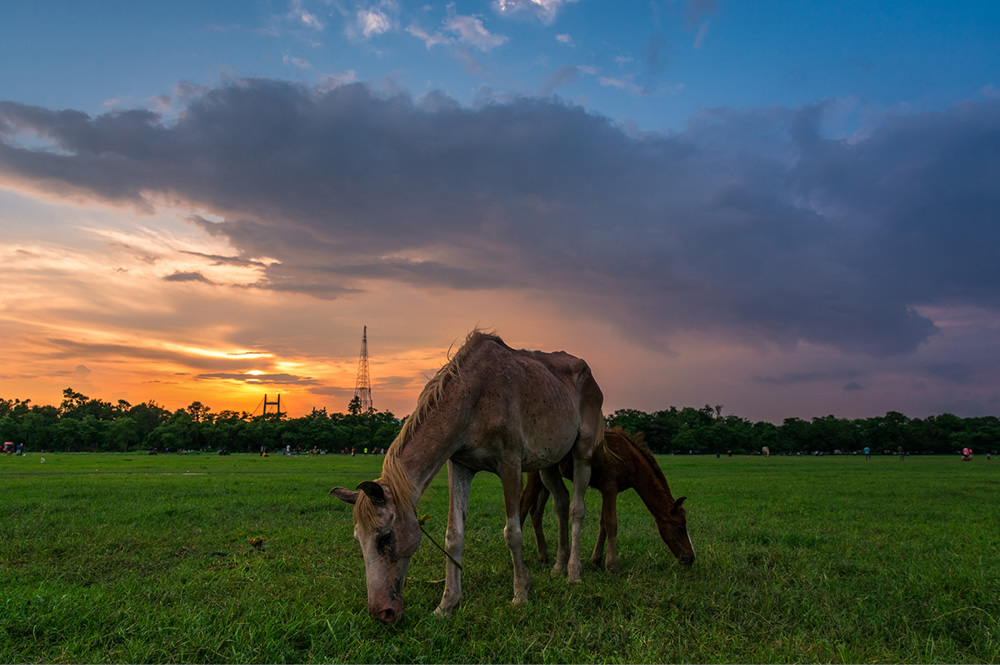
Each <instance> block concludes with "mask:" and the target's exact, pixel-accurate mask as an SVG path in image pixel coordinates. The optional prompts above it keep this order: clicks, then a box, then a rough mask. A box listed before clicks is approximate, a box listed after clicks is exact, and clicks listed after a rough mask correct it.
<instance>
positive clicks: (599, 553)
mask: <svg viewBox="0 0 1000 665" xmlns="http://www.w3.org/2000/svg"><path fill="white" fill-rule="evenodd" d="M606 505H607V499H605V497H604V494H603V492H602V493H601V527H600V530H598V532H597V544H595V545H594V552H593V553H592V554H591V555H590V561H591V563H593V564H594V565H595V566H600V565H601V563H602V562H603V560H604V543H605V541H606V539H607V535H608V530H607V528H606V526H605V523H604V515H605V512H604V507H605V506H606Z"/></svg>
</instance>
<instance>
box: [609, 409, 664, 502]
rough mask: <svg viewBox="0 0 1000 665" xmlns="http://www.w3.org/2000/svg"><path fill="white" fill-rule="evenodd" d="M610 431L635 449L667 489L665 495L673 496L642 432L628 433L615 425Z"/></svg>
mask: <svg viewBox="0 0 1000 665" xmlns="http://www.w3.org/2000/svg"><path fill="white" fill-rule="evenodd" d="M610 431H612V432H617V433H619V434H621V435H622V438H624V439H625V440H626V441H627V442H628V443H630V444H631V445H632V447H633V448H635V450H636V451H638V452H639V454H640V455H641V456H642V457H643V459H644V460H645V462H646V464H647V465H648V466H649V467H650V469H651V470H652V472H653V475H655V476H656V477H657V478H658V479H659V480H661V481H662V482H663V486H664V487H665V488H667V494H668V495H669V496H670V497H671V498H672V497H673V494H671V493H670V485H669V484H668V483H667V477H666V476H665V475H663V469H662V468H660V463H659V462H657V461H656V457H655V456H654V455H653V451H652V450H650V449H649V444H647V443H646V436H645V435H644V434H643V433H642V432H630V431H628V430H626V429H625V428H623V427H622V426H621V425H615V426H614V427H612V428H611V430H610ZM610 448H611V447H610V446H608V449H609V450H610Z"/></svg>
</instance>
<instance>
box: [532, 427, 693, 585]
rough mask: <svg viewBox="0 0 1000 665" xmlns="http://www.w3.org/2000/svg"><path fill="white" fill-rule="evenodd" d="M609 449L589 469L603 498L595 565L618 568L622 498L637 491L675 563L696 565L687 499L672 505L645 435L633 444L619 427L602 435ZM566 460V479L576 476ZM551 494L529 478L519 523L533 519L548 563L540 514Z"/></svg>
mask: <svg viewBox="0 0 1000 665" xmlns="http://www.w3.org/2000/svg"><path fill="white" fill-rule="evenodd" d="M604 436H605V445H604V446H603V447H600V448H598V449H597V450H596V451H595V452H594V461H593V464H592V465H591V475H590V486H591V487H593V488H594V489H596V490H599V491H600V493H601V529H600V533H599V534H598V536H597V545H596V546H595V547H594V553H593V554H592V555H591V557H590V558H591V561H593V562H594V563H595V564H597V565H600V563H601V559H602V558H604V567H605V568H606V569H607V570H614V569H615V566H616V565H617V562H618V550H617V543H616V540H617V537H618V509H617V497H618V493H619V492H624V491H625V490H627V489H629V488H635V491H636V492H637V493H638V494H639V497H640V498H641V499H642V501H643V503H645V504H646V508H648V509H649V512H650V513H652V515H653V519H655V520H656V528H657V529H658V530H659V532H660V537H661V538H662V539H663V542H664V543H666V544H667V547H669V548H670V551H671V552H672V553H673V555H674V556H675V557H677V560H678V561H680V562H681V563H682V564H684V565H691V564H692V563H694V547H693V546H692V545H691V539H690V538H689V537H688V533H687V517H686V512H685V510H684V508H683V507H682V504H683V503H684V499H685V498H686V497H683V496H682V497H681V498H679V499H677V500H676V501H675V500H674V498H673V496H672V495H671V494H670V486H669V485H667V479H666V478H665V477H664V476H663V471H662V470H661V469H660V465H659V464H658V463H657V461H656V458H655V457H653V453H652V452H651V451H650V450H649V448H648V447H647V446H646V444H645V443H643V441H642V435H641V434H638V435H634V436H633V437H632V438H629V437H628V436H627V435H625V433H624V432H622V431H621V429H620V428H618V427H615V428H613V429H609V430H607V431H606V432H605V433H604ZM569 462H570V460H569V459H568V458H567V459H566V460H564V461H563V463H562V464H561V465H560V468H561V470H562V472H563V475H565V476H566V477H567V478H571V477H572V476H573V467H572V465H571V464H570V463H569ZM548 497H549V494H548V491H547V490H546V488H545V487H544V486H543V485H542V483H541V482H540V479H539V476H538V474H537V473H529V474H528V482H527V485H526V486H525V488H524V492H523V493H522V494H521V510H520V512H521V522H522V523H523V522H524V518H525V516H527V515H528V514H529V513H530V514H531V523H532V526H534V528H535V542H536V544H537V546H538V560H539V561H548V558H549V551H548V548H547V547H546V545H545V535H544V533H543V532H542V514H543V512H544V510H545V502H546V500H548ZM605 539H607V544H608V553H607V557H604V543H605Z"/></svg>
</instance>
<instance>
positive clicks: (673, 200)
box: [0, 73, 1000, 386]
mask: <svg viewBox="0 0 1000 665" xmlns="http://www.w3.org/2000/svg"><path fill="white" fill-rule="evenodd" d="M564 76H570V74H569V73H565V74H564ZM827 109H828V105H823V104H820V105H816V106H810V107H803V108H796V109H786V108H780V107H775V108H766V109H746V110H739V111H737V110H732V109H713V110H705V111H702V112H701V113H699V114H698V115H697V116H695V117H694V118H692V120H691V122H690V123H689V125H688V126H687V127H686V128H685V130H684V131H682V132H678V133H676V134H673V135H669V136H662V135H642V136H641V137H635V136H631V135H628V134H626V133H625V132H624V131H622V130H621V129H620V128H619V127H618V126H616V125H615V124H614V123H612V122H610V121H609V120H607V119H605V118H602V117H600V116H595V115H592V114H589V113H587V112H585V111H584V110H583V109H581V108H579V107H575V106H569V105H566V104H563V103H561V102H558V101H555V100H550V99H537V98H524V99H514V100H509V101H507V102H501V101H496V100H494V101H492V102H490V103H485V104H483V105H482V106H477V107H474V108H464V107H461V106H460V105H458V104H456V103H454V101H453V100H449V98H447V96H445V95H443V94H438V95H436V96H435V97H434V99H433V103H426V100H424V101H422V102H420V103H416V102H414V101H413V100H412V99H411V98H409V97H408V96H406V95H402V94H396V95H387V94H377V93H375V92H374V91H373V90H372V89H371V88H370V87H368V86H365V85H362V84H357V83H355V84H347V85H341V86H339V87H336V88H333V89H319V88H308V87H305V86H302V85H296V84H292V83H287V82H282V81H273V80H242V81H236V82H232V83H229V84H225V85H221V86H219V87H216V88H213V89H211V90H208V91H205V92H203V93H202V94H200V95H197V96H195V97H193V98H191V99H190V100H189V101H188V102H187V105H186V107H185V108H184V109H183V111H182V112H181V113H180V114H179V115H178V117H177V119H176V120H172V121H170V122H167V121H165V120H164V119H163V118H161V117H160V116H158V115H156V114H155V113H152V112H149V111H126V112H109V113H105V114H103V115H99V116H96V117H91V116H88V115H86V114H84V113H82V112H79V111H72V110H65V111H53V110H49V109H45V108H40V107H35V106H27V105H23V104H18V103H15V102H0V141H2V142H0V183H3V184H5V185H7V186H14V185H16V186H17V187H18V188H19V189H21V190H22V191H23V190H25V189H33V190H34V191H36V192H40V193H44V195H45V196H53V195H60V196H81V195H85V196H87V197H89V198H91V199H97V200H101V201H105V202H108V203H114V204H128V205H132V206H135V207H137V208H141V209H144V210H149V209H156V208H157V207H158V206H162V205H164V203H165V202H169V203H170V204H171V205H172V206H175V207H177V206H187V207H190V208H191V209H192V210H195V209H197V210H204V211H207V212H209V213H211V214H212V216H211V217H210V218H208V217H199V218H197V221H196V222H195V223H197V224H198V225H199V227H200V228H203V229H204V230H206V231H207V232H209V233H211V234H212V235H213V236H215V237H217V238H220V239H224V240H225V241H226V242H228V243H229V245H230V246H231V247H232V248H234V249H233V253H232V256H231V257H230V258H233V259H241V260H245V261H250V260H253V261H256V263H255V264H253V269H254V270H255V271H256V272H255V274H256V275H257V279H258V280H259V281H258V282H256V283H255V284H254V285H253V286H254V287H255V288H261V289H270V290H274V291H282V292H287V293H299V294H306V295H312V296H315V297H319V298H327V299H330V298H342V297H345V296H347V295H354V294H359V293H363V292H364V291H366V290H368V289H372V288H375V286H376V285H385V286H386V287H390V288H391V287H394V285H395V286H406V287H408V288H415V289H421V290H428V291H437V292H445V293H448V292H451V293H460V292H490V291H494V292H497V291H515V292H520V293H523V294H526V297H530V298H532V299H534V300H537V301H540V302H546V303H548V304H549V306H550V308H551V311H553V312H554V313H555V312H566V313H570V312H572V313H573V315H574V316H580V315H581V314H580V313H581V312H589V313H591V314H589V316H590V318H592V319H595V320H596V319H600V320H602V321H605V322H606V323H607V325H610V326H613V327H615V328H617V329H618V330H620V332H621V334H623V335H626V336H628V337H630V338H632V339H633V340H635V341H636V343H638V344H641V345H644V346H648V347H650V348H653V347H663V346H664V345H665V344H666V343H667V341H668V340H669V339H670V337H671V336H672V335H676V334H679V333H682V332H686V331H705V332H711V333H712V334H714V335H721V336H724V337H725V338H727V339H730V340H734V341H738V342H739V343H741V344H746V345H753V346H758V347H762V348H771V347H777V348H785V349H790V348H794V347H795V346H796V345H799V344H802V343H808V344H812V345H822V346H826V347H830V348H834V349H838V350H840V351H846V352H852V353H854V352H860V353H864V354H868V355H870V356H892V355H898V354H903V353H907V352H911V351H913V350H914V349H916V348H917V347H919V346H920V345H922V344H926V343H928V342H929V341H930V340H932V339H934V338H935V336H937V335H939V333H940V330H941V329H940V327H939V326H938V325H936V324H935V321H934V319H932V318H930V314H929V312H930V310H929V309H928V307H940V308H947V307H950V306H956V305H968V306H974V307H977V308H980V309H983V310H986V311H989V312H994V313H995V312H998V311H1000V273H998V272H997V269H996V260H995V252H994V251H993V248H994V247H995V246H997V244H998V242H1000V227H997V225H996V224H995V223H994V222H995V220H994V219H993V216H994V214H995V212H994V211H995V210H997V209H1000V190H998V188H997V187H996V186H995V183H996V182H997V178H998V177H1000V176H998V172H997V163H998V157H997V155H998V154H1000V102H997V101H992V100H981V101H969V102H964V103H962V104H958V105H956V106H955V107H953V108H950V109H947V110H945V111H940V112H934V113H921V114H912V115H886V116H883V117H881V118H879V119H877V120H876V121H874V122H873V123H872V125H871V126H870V127H869V128H868V129H867V131H866V132H865V133H864V136H863V137H861V138H855V139H853V140H852V141H850V142H848V141H843V140H839V139H833V138H828V137H826V136H825V134H824V132H823V127H824V118H825V117H826V116H825V114H826V112H827ZM27 134H30V135H34V136H37V137H39V138H40V139H41V141H42V144H43V145H44V147H33V148H28V147H24V146H23V145H21V143H20V142H19V138H20V137H22V136H24V135H27ZM192 219H194V218H192ZM265 256H266V257H271V258H270V259H268V260H266V261H265V260H263V259H260V258H259V257H265ZM956 257H960V260H956ZM260 264H263V265H260ZM178 272H179V273H180V274H181V276H179V277H177V278H175V279H178V280H181V281H185V280H186V281H191V280H197V279H198V277H197V274H203V273H201V272H200V269H199V272H198V273H197V274H195V273H194V272H193V271H192V270H189V269H183V268H182V269H179V270H178ZM184 273H189V274H187V275H186V276H185V275H184ZM205 274H207V273H205ZM937 373H938V374H944V373H945V372H944V371H943V370H941V369H938V371H937ZM786 378H787V377H786ZM791 378H793V379H794V378H795V377H791ZM847 378H850V377H847ZM847 378H844V377H842V378H841V379H840V381H841V383H840V385H841V386H842V385H843V382H844V381H845V380H846V379H847Z"/></svg>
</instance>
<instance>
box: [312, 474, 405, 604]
mask: <svg viewBox="0 0 1000 665" xmlns="http://www.w3.org/2000/svg"><path fill="white" fill-rule="evenodd" d="M358 489H359V490H361V491H360V492H352V491H351V490H348V489H345V488H343V487H334V488H333V489H332V490H330V494H333V495H335V496H336V497H337V498H339V499H340V500H341V501H346V502H347V503H350V504H353V505H354V540H356V541H357V543H358V545H360V546H361V555H362V556H363V557H364V560H365V581H366V583H367V585H368V613H369V614H370V615H371V616H372V618H373V619H378V620H379V621H381V622H383V623H393V622H395V621H398V620H399V619H400V618H401V617H402V616H403V582H404V580H405V578H406V568H407V566H409V565H410V557H412V556H413V553H414V552H416V551H417V547H418V546H419V545H420V524H419V522H418V521H417V515H416V512H414V511H412V510H398V509H397V505H396V501H395V499H394V497H393V496H392V491H391V490H390V489H389V487H388V486H387V485H383V484H381V483H378V482H373V481H369V480H366V481H365V482H363V483H361V484H359V485H358Z"/></svg>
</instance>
